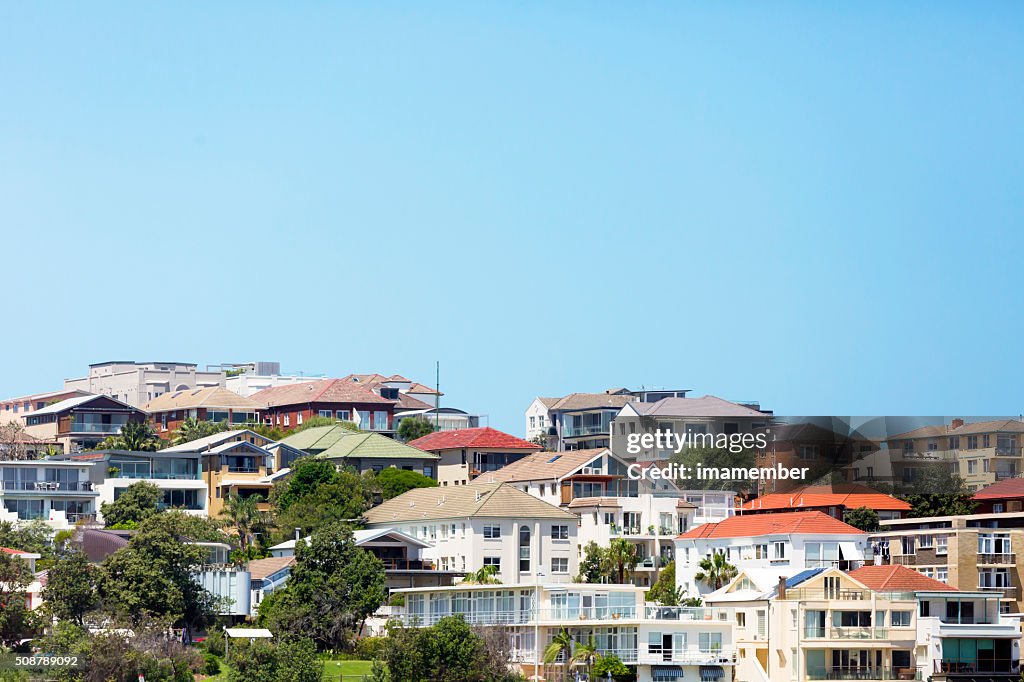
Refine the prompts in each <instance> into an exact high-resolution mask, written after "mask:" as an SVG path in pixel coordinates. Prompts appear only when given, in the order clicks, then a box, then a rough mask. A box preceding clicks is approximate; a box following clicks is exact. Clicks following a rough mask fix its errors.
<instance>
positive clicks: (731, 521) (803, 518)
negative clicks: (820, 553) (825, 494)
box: [679, 511, 867, 540]
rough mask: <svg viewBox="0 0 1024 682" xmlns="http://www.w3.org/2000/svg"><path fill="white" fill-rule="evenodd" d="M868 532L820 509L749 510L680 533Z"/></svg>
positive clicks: (695, 535)
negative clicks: (783, 512) (753, 511)
mask: <svg viewBox="0 0 1024 682" xmlns="http://www.w3.org/2000/svg"><path fill="white" fill-rule="evenodd" d="M790 534H801V535H867V533H865V532H864V531H862V530H860V529H858V528H854V527H853V526H851V525H848V524H846V523H843V522H842V521H840V520H838V519H834V518H832V517H831V516H829V515H828V514H824V513H822V512H820V511H803V512H789V513H787V514H747V515H745V516H730V517H729V518H727V519H726V520H724V521H719V522H718V523H704V524H701V525H699V526H696V527H694V528H692V529H690V530H688V531H687V532H685V533H683V534H682V535H680V536H679V537H680V538H681V539H684V540H698V539H701V538H742V537H758V536H761V535H790Z"/></svg>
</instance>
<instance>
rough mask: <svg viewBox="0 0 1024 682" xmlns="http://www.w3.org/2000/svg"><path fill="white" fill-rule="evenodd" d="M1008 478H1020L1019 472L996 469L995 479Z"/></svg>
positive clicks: (1002, 479)
mask: <svg viewBox="0 0 1024 682" xmlns="http://www.w3.org/2000/svg"><path fill="white" fill-rule="evenodd" d="M1009 478H1020V473H1019V472H1016V471H997V472H996V480H997V481H1005V480H1007V479H1009Z"/></svg>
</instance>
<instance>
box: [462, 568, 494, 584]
mask: <svg viewBox="0 0 1024 682" xmlns="http://www.w3.org/2000/svg"><path fill="white" fill-rule="evenodd" d="M497 576H498V567H497V566H493V565H491V564H488V565H487V566H481V567H480V570H478V571H470V572H469V573H467V574H466V577H465V578H464V579H463V580H462V582H464V583H466V584H470V585H500V584H501V581H500V580H498V577H497Z"/></svg>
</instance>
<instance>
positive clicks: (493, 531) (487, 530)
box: [484, 526, 501, 540]
mask: <svg viewBox="0 0 1024 682" xmlns="http://www.w3.org/2000/svg"><path fill="white" fill-rule="evenodd" d="M500 539H501V526H484V540H500Z"/></svg>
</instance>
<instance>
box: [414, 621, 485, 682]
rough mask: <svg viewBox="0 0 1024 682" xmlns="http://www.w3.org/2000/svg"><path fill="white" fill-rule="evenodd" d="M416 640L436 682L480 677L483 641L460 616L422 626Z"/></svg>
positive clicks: (456, 681)
mask: <svg viewBox="0 0 1024 682" xmlns="http://www.w3.org/2000/svg"><path fill="white" fill-rule="evenodd" d="M416 642H417V645H418V646H417V648H418V649H419V650H420V654H421V657H422V662H423V665H424V666H425V669H426V670H428V671H430V673H429V674H430V678H429V679H430V680H432V681H433V682H465V681H466V680H479V679H481V675H480V672H481V667H482V665H483V657H484V643H483V640H482V639H481V638H480V637H479V636H478V635H477V634H476V633H474V632H473V630H472V629H471V628H470V627H469V625H467V624H466V621H465V620H463V619H462V618H461V617H459V616H449V617H447V618H442V619H441V620H439V621H438V622H437V624H436V625H434V626H433V627H431V628H426V629H424V630H421V631H420V632H419V636H418V637H417V638H416Z"/></svg>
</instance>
